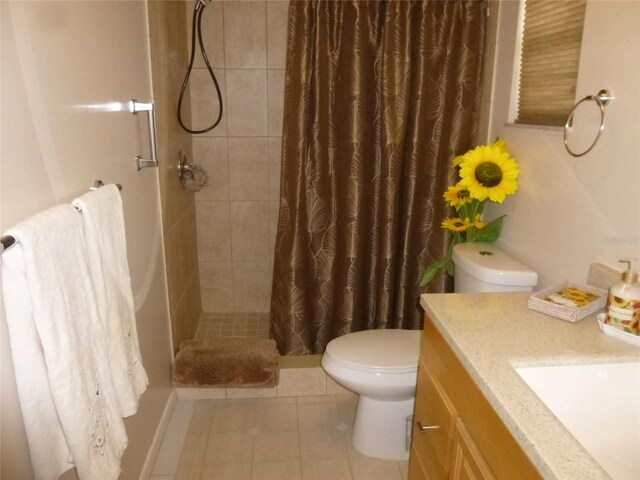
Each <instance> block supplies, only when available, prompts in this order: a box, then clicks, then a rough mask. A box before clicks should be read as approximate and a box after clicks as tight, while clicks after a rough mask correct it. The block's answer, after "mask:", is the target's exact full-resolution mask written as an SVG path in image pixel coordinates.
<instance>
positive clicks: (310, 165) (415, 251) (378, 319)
mask: <svg viewBox="0 0 640 480" xmlns="http://www.w3.org/2000/svg"><path fill="white" fill-rule="evenodd" d="M485 19H486V5H485V2H484V1H482V0H450V1H443V0H425V1H419V0H418V1H408V0H405V1H398V0H385V1H362V0H343V1H320V0H308V1H295V0H294V1H292V2H291V5H290V11H289V37H288V45H287V71H286V84H285V111H284V131H283V154H282V180H281V199H280V220H279V225H278V233H277V239H276V250H275V262H274V274H273V289H272V292H273V293H272V299H271V330H272V334H273V336H274V338H275V339H276V341H277V343H278V348H279V350H280V352H281V353H282V354H309V353H322V352H323V351H324V348H325V347H326V345H327V343H328V342H329V341H330V340H332V339H333V338H335V337H338V336H340V335H344V334H346V333H349V332H351V331H359V330H366V329H373V328H407V329H417V328H421V326H422V314H421V313H420V310H419V306H418V297H419V295H420V293H422V292H421V289H420V288H419V287H418V282H419V279H420V275H421V272H422V271H423V270H424V267H425V265H427V264H429V263H430V262H432V261H433V260H434V259H437V258H440V257H441V256H442V255H443V253H444V251H445V248H446V245H447V240H448V238H447V236H446V235H445V233H444V232H443V230H442V229H441V228H440V223H441V221H442V220H443V219H444V218H445V217H446V216H447V214H448V213H449V211H448V207H447V205H446V204H445V202H444V200H443V199H442V194H443V192H444V191H445V190H446V188H447V186H448V185H449V184H451V181H452V180H453V178H452V173H453V172H452V169H451V163H450V161H451V159H452V158H453V157H454V156H455V155H458V154H460V153H463V152H464V151H466V150H468V149H469V148H471V147H472V146H474V143H475V138H474V137H475V130H476V125H477V120H478V112H479V105H480V90H481V77H482V75H481V73H482V72H481V69H482V58H483V52H484V31H485V23H486V22H485ZM448 289H450V280H449V279H447V278H445V277H444V276H442V277H439V278H438V279H437V281H436V282H434V283H433V284H432V285H431V287H430V289H429V291H446V290H448Z"/></svg>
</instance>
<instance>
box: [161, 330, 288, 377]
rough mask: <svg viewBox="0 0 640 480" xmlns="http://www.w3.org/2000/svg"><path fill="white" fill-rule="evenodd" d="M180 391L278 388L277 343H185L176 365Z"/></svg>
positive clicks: (229, 340)
mask: <svg viewBox="0 0 640 480" xmlns="http://www.w3.org/2000/svg"><path fill="white" fill-rule="evenodd" d="M173 384H174V385H175V386H176V387H275V386H276V385H277V384H278V351H277V350H276V342H275V341H274V340H267V339H259V338H231V337H219V338H208V339H207V340H184V341H183V342H182V343H181V344H180V350H179V351H178V353H177V354H176V358H175V362H174V364H173Z"/></svg>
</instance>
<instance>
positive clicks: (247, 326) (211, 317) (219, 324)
mask: <svg viewBox="0 0 640 480" xmlns="http://www.w3.org/2000/svg"><path fill="white" fill-rule="evenodd" d="M210 337H243V338H269V314H268V313H203V314H202V317H201V318H200V322H199V323H198V329H197V330H196V335H195V339H196V340H206V339H207V338H210Z"/></svg>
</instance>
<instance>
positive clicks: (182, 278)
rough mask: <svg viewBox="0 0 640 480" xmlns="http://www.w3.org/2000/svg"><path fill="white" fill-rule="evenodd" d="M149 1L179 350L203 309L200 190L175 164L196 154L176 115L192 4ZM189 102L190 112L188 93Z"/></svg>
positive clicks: (173, 324) (165, 229)
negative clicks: (187, 184) (192, 189)
mask: <svg viewBox="0 0 640 480" xmlns="http://www.w3.org/2000/svg"><path fill="white" fill-rule="evenodd" d="M148 6H149V7H148V8H149V35H150V38H149V43H150V46H151V76H152V84H153V97H154V102H155V107H156V128H157V148H158V163H159V167H158V168H159V176H160V197H161V205H162V223H163V235H164V244H165V261H166V264H167V280H168V289H169V305H170V309H171V329H172V334H173V347H174V350H177V348H178V346H179V345H180V342H181V341H182V340H184V339H186V338H192V337H193V336H194V335H195V332H196V329H197V327H198V320H199V318H200V313H201V306H200V305H201V302H200V278H199V275H198V253H197V245H196V241H197V240H196V239H197V237H196V205H195V196H194V194H193V193H189V192H186V191H185V190H184V189H183V188H182V184H181V183H180V181H179V179H178V175H177V169H176V166H177V164H178V153H179V152H180V151H181V150H182V151H184V152H185V153H186V154H187V156H188V157H189V158H191V157H192V147H191V135H190V134H188V133H187V132H185V131H183V130H182V129H181V128H180V125H179V124H178V121H177V117H176V113H177V107H176V106H177V102H178V94H179V92H180V86H181V84H182V79H183V77H184V75H185V73H186V69H187V64H188V56H187V28H186V8H187V5H186V2H185V1H184V0H182V1H162V0H151V1H149V3H148ZM140 100H142V99H140ZM185 106H186V109H185V116H186V118H189V116H190V111H189V110H190V104H189V99H188V98H187V99H186V105H185ZM141 174H144V172H141Z"/></svg>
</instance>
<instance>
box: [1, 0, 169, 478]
mask: <svg viewBox="0 0 640 480" xmlns="http://www.w3.org/2000/svg"><path fill="white" fill-rule="evenodd" d="M0 11H1V17H2V18H1V20H2V32H1V33H2V44H1V45H2V47H1V48H2V57H1V65H2V80H1V81H2V105H1V114H2V115H1V116H2V146H1V148H2V150H1V151H2V156H1V159H0V170H1V171H2V178H1V183H0V186H1V191H0V204H1V205H2V211H1V214H2V216H1V218H0V229H1V230H5V229H6V228H8V227H9V226H11V225H13V224H15V223H17V222H19V221H21V220H22V219H24V218H26V217H28V216H30V215H32V214H34V213H36V212H38V211H40V210H43V209H46V208H48V207H50V206H53V205H55V204H57V203H61V202H67V201H69V200H71V199H73V198H74V197H76V196H78V195H81V194H82V193H84V192H86V191H87V189H88V188H89V187H90V186H91V185H92V184H93V181H94V180H95V179H102V180H103V181H105V182H118V183H121V184H122V186H123V192H122V199H123V203H124V210H125V222H126V229H127V237H128V238H127V246H128V253H129V264H130V268H131V275H132V286H133V293H134V297H135V306H136V315H137V321H138V332H139V337H140V343H141V349H142V357H143V362H144V364H145V367H146V368H147V372H148V374H149V377H150V382H151V383H150V386H149V388H148V390H147V392H146V393H145V394H144V395H143V397H142V399H141V404H140V409H139V412H138V413H137V414H136V415H135V416H133V417H131V418H130V419H127V421H126V428H127V433H128V435H129V448H128V449H127V451H126V453H125V456H124V458H123V471H124V473H123V475H122V478H125V479H133V478H138V476H139V473H140V470H141V468H142V464H143V462H144V461H145V457H146V455H147V452H148V450H149V446H150V444H151V441H152V439H153V435H154V434H155V430H156V427H157V425H158V422H159V418H160V416H161V414H162V412H163V409H164V407H165V404H166V402H167V399H168V396H169V394H170V391H171V384H170V367H171V357H172V355H171V347H170V334H169V320H168V313H167V294H166V280H165V269H164V263H163V255H162V248H163V246H162V235H161V221H160V212H159V199H158V175H157V171H156V170H154V169H146V170H143V171H141V172H137V171H136V167H135V162H134V161H133V158H134V157H135V155H137V154H145V155H148V154H149V147H148V134H147V127H146V116H145V115H138V116H133V115H132V114H131V113H129V112H128V111H108V109H107V108H104V107H100V106H101V105H103V106H104V105H105V104H109V103H111V102H128V101H129V100H130V99H131V98H137V99H139V100H149V99H151V88H150V74H149V71H150V70H149V45H148V30H147V20H146V18H147V10H146V3H145V2H142V1H126V2H111V1H102V2H100V1H99V2H71V1H56V2H19V1H16V2H10V1H3V2H1V10H0ZM0 312H1V309H0ZM1 315H3V314H2V313H0V316H1ZM0 326H1V327H2V338H1V346H2V368H1V373H2V392H1V393H2V397H1V409H2V412H1V413H2V417H1V422H2V423H1V425H2V457H1V460H2V469H1V473H0V476H1V477H2V478H3V479H4V478H6V479H16V480H18V479H19V480H28V479H30V478H32V473H31V468H30V463H29V459H28V449H27V445H26V439H25V434H24V429H23V425H22V417H21V414H20V410H19V404H18V400H17V394H16V387H15V379H14V378H13V366H12V361H11V356H10V352H9V348H8V345H9V344H8V339H7V336H6V324H5V320H4V318H0Z"/></svg>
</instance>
